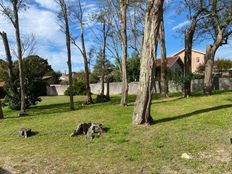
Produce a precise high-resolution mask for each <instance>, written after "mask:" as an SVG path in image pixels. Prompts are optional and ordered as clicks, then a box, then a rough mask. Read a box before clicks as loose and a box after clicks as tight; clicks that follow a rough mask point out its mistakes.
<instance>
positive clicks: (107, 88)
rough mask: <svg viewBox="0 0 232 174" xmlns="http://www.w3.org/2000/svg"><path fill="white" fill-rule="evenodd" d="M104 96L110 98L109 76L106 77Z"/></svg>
mask: <svg viewBox="0 0 232 174" xmlns="http://www.w3.org/2000/svg"><path fill="white" fill-rule="evenodd" d="M106 97H107V98H108V99H110V81H109V78H107V79H106Z"/></svg>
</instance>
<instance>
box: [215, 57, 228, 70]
mask: <svg viewBox="0 0 232 174" xmlns="http://www.w3.org/2000/svg"><path fill="white" fill-rule="evenodd" d="M214 68H215V70H217V71H219V72H223V71H226V70H228V69H231V68H232V60H229V59H218V60H216V61H215V62H214Z"/></svg>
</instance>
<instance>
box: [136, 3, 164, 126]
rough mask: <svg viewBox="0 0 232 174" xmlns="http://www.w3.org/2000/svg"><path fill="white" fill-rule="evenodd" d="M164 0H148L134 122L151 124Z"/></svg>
mask: <svg viewBox="0 0 232 174" xmlns="http://www.w3.org/2000/svg"><path fill="white" fill-rule="evenodd" d="M163 3H164V0H148V2H147V11H146V17H145V26H144V39H143V47H142V55H141V62H140V78H139V88H138V94H137V98H136V102H135V108H134V113H133V123H134V124H151V123H152V121H153V119H152V117H151V114H150V108H151V101H152V93H153V86H154V66H155V57H154V53H155V52H156V50H155V49H156V48H155V45H156V44H157V40H158V34H159V27H160V19H161V17H162V16H161V15H162V10H163Z"/></svg>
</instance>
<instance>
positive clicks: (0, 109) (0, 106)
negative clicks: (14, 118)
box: [0, 100, 4, 119]
mask: <svg viewBox="0 0 232 174" xmlns="http://www.w3.org/2000/svg"><path fill="white" fill-rule="evenodd" d="M3 118H4V115H3V110H2V101H1V100H0V119H3Z"/></svg>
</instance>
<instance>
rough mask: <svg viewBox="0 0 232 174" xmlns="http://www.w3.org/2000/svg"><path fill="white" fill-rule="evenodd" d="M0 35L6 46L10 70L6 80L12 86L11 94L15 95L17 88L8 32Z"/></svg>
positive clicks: (8, 68)
mask: <svg viewBox="0 0 232 174" xmlns="http://www.w3.org/2000/svg"><path fill="white" fill-rule="evenodd" d="M0 35H1V37H2V40H3V45H4V48H5V54H6V64H7V72H8V78H7V79H5V81H7V82H8V86H9V88H10V93H11V95H15V93H16V88H15V86H14V76H13V62H12V56H11V52H10V46H9V42H8V38H7V34H6V33H5V32H0Z"/></svg>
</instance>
